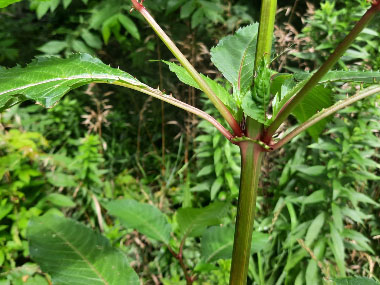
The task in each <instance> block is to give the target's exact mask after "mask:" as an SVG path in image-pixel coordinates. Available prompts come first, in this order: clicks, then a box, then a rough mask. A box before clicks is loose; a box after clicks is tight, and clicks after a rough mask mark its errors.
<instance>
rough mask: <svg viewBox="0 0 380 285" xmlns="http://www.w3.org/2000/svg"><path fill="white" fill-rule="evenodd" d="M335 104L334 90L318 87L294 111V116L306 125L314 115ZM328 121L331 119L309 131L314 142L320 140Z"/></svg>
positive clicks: (322, 121) (323, 121)
mask: <svg viewBox="0 0 380 285" xmlns="http://www.w3.org/2000/svg"><path fill="white" fill-rule="evenodd" d="M333 103H334V102H333V100H332V90H331V89H329V88H325V87H323V86H320V85H318V86H316V87H314V88H313V89H312V90H311V91H310V92H309V93H308V94H307V96H306V97H305V98H304V100H302V102H301V103H300V104H299V105H298V106H297V107H296V108H295V109H294V110H293V112H292V114H293V115H294V116H295V117H296V118H297V121H298V122H300V123H304V122H306V121H307V120H308V119H309V118H310V117H312V116H313V115H314V114H316V113H317V112H319V111H321V110H323V109H325V108H328V107H330V106H331V105H332V104H333ZM328 121H329V119H324V120H321V121H320V122H318V123H317V124H315V125H313V126H312V127H310V128H308V129H307V131H308V133H309V134H310V136H311V137H312V138H313V139H314V140H317V139H318V136H319V135H320V133H321V132H322V131H323V130H324V129H325V126H326V124H327V123H328Z"/></svg>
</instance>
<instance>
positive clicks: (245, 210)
mask: <svg viewBox="0 0 380 285" xmlns="http://www.w3.org/2000/svg"><path fill="white" fill-rule="evenodd" d="M276 9H277V0H263V1H262V5H261V15H260V26H259V36H258V42H257V48H256V59H255V69H256V66H257V65H258V63H259V62H260V60H261V59H262V58H263V57H265V58H266V59H270V56H271V50H272V39H273V30H274V21H275V16H276ZM262 131H263V125H262V124H260V123H259V122H257V121H255V120H253V119H251V118H249V117H247V129H246V134H245V135H246V136H247V137H249V138H251V139H260V138H261V136H262ZM240 152H241V162H242V163H241V177H240V191H239V201H238V208H237V216H236V225H235V238H234V249H233V253H232V264H231V274H230V285H245V284H247V275H248V265H249V258H250V256H251V242H252V232H253V223H254V218H255V210H256V196H257V188H258V183H259V178H260V173H261V162H262V159H263V155H264V153H263V149H262V148H261V147H260V146H259V145H258V144H255V143H252V142H242V143H241V144H240Z"/></svg>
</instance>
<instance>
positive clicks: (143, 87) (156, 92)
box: [100, 81, 234, 141]
mask: <svg viewBox="0 0 380 285" xmlns="http://www.w3.org/2000/svg"><path fill="white" fill-rule="evenodd" d="M100 83H101V82H100ZM104 83H107V82H104ZM112 84H114V85H119V86H123V87H127V88H130V89H133V90H136V91H139V92H142V93H145V94H147V95H150V96H152V97H154V98H158V99H160V100H162V101H164V102H166V103H169V104H171V105H173V106H176V107H178V108H181V109H183V110H185V111H187V112H190V113H192V114H195V115H197V116H199V117H201V118H202V119H205V120H206V121H208V122H210V123H211V124H212V125H213V126H214V127H215V128H217V129H218V130H219V131H220V132H221V133H222V134H223V135H224V136H225V137H226V138H227V139H228V140H230V141H231V140H232V139H233V138H234V136H233V135H232V134H231V133H230V132H229V131H228V130H227V129H226V128H225V127H223V126H222V125H221V124H220V123H219V122H218V121H217V120H216V119H215V118H214V117H212V116H210V115H209V114H207V113H206V112H204V111H202V110H199V109H198V108H195V107H194V106H191V105H189V104H186V103H184V102H182V101H180V100H177V99H175V98H174V97H173V96H170V95H166V94H164V93H162V92H161V91H160V90H158V89H153V88H150V87H149V86H147V85H141V86H136V85H133V84H128V83H125V82H122V81H114V82H112Z"/></svg>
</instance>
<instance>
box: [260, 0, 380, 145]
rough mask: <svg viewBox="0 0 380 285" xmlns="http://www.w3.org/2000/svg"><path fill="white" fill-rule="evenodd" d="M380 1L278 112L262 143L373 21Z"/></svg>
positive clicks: (266, 140) (269, 138)
mask: <svg viewBox="0 0 380 285" xmlns="http://www.w3.org/2000/svg"><path fill="white" fill-rule="evenodd" d="M379 3H380V1H375V2H374V3H373V4H372V7H371V8H370V9H369V10H368V11H367V12H366V13H365V14H364V15H363V17H362V18H361V19H360V21H359V22H358V23H357V24H356V25H355V27H354V28H353V29H352V31H351V32H350V33H349V34H348V35H347V36H346V38H345V39H344V40H343V41H342V42H341V43H340V44H339V46H338V47H337V48H336V50H335V51H334V52H333V53H332V54H331V55H330V57H329V58H328V59H327V60H326V62H325V63H324V64H323V65H322V66H321V67H320V68H319V69H318V71H317V72H316V73H314V74H313V76H312V77H311V78H310V80H309V81H308V82H307V83H306V84H305V86H304V87H303V88H302V89H301V90H300V91H299V92H298V93H297V94H296V95H295V96H293V97H292V98H291V99H290V100H289V101H288V102H287V103H286V104H285V105H284V106H283V107H282V109H281V110H280V112H279V113H278V115H277V117H276V119H275V120H274V121H273V123H272V124H271V125H270V126H269V127H268V129H267V131H266V133H265V136H264V141H265V142H266V143H269V142H270V140H271V139H272V136H273V135H274V133H275V132H276V130H277V129H278V128H279V126H280V125H281V124H282V122H284V121H285V120H286V118H287V117H288V116H289V115H290V113H291V112H292V111H293V110H294V108H295V107H296V106H297V105H298V104H299V103H300V102H301V101H302V100H303V99H304V98H305V96H306V95H307V94H308V92H309V91H310V90H311V89H312V88H313V87H314V86H316V85H317V84H318V82H319V81H320V80H321V79H322V77H323V76H324V75H325V74H326V73H327V72H328V71H329V70H330V69H331V68H332V67H333V66H334V65H335V64H336V62H337V61H338V60H339V58H341V57H342V55H343V54H344V53H345V52H346V50H347V49H348V48H349V47H350V46H351V44H352V43H353V42H354V40H355V39H356V37H357V36H358V35H359V33H360V32H361V31H362V30H363V29H364V28H365V27H366V26H367V24H368V23H369V22H370V21H371V20H372V19H373V17H374V16H375V14H376V13H377V12H379V11H380V4H379Z"/></svg>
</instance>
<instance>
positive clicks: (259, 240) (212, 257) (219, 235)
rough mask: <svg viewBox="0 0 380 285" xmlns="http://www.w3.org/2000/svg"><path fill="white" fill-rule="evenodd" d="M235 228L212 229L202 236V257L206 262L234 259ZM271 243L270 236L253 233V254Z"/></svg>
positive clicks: (217, 227)
mask: <svg viewBox="0 0 380 285" xmlns="http://www.w3.org/2000/svg"><path fill="white" fill-rule="evenodd" d="M234 232H235V230H234V228H232V227H219V226H216V227H211V228H209V229H207V230H206V231H205V233H204V234H203V236H202V244H201V257H202V259H203V260H204V261H205V262H206V263H209V262H215V261H217V260H218V259H230V258H232V249H233V243H234ZM268 243H269V235H268V234H264V233H261V232H253V233H252V243H251V254H253V253H256V252H258V251H260V250H262V249H264V248H265V247H266V246H267V245H268Z"/></svg>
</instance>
